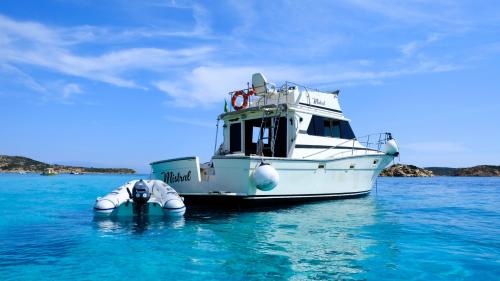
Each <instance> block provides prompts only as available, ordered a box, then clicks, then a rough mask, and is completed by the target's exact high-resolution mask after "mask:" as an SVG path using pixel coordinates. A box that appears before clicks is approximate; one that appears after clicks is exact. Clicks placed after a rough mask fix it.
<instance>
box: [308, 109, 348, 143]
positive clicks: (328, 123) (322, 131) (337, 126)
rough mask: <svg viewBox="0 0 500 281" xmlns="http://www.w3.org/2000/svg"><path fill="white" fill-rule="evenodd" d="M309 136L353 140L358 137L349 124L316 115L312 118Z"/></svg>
mask: <svg viewBox="0 0 500 281" xmlns="http://www.w3.org/2000/svg"><path fill="white" fill-rule="evenodd" d="M307 134H309V135H312V136H321V137H330V138H340V139H353V138H355V137H356V136H355V135H354V132H353V131H352V129H351V126H350V125H349V122H347V121H344V120H336V119H332V118H326V117H321V116H315V115H313V117H312V118H311V123H309V127H308V128H307Z"/></svg>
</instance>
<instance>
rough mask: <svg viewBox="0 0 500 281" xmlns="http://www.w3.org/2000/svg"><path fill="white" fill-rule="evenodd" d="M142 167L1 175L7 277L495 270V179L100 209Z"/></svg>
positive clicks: (0, 272) (0, 246)
mask: <svg viewBox="0 0 500 281" xmlns="http://www.w3.org/2000/svg"><path fill="white" fill-rule="evenodd" d="M137 177H138V176H137V175H135V176H117V175H105V176H87V175H85V176H70V175H67V176H64V175H61V176H54V177H42V176H37V175H0V214H1V216H0V279H1V280H68V279H71V280H107V281H108V280H139V279H141V280H172V279H175V280H213V279H224V280H287V279H290V280H339V279H341V280H351V279H352V280H401V279H405V280H499V279H498V278H499V276H500V178H447V177H436V178H414V179H411V178H400V179H397V178H381V179H379V182H378V188H377V192H375V190H374V191H373V192H372V194H371V195H370V196H368V197H364V198H360V199H347V200H337V201H328V202H322V203H314V204H304V205H298V206H293V207H286V208H279V209H272V210H265V211H252V212H227V211H226V212H222V211H196V212H193V211H192V210H191V211H190V210H189V206H188V213H187V214H186V216H185V217H184V218H181V219H173V220H172V219H171V220H168V219H154V220H153V219H150V220H147V221H145V220H139V221H138V220H134V219H128V220H126V219H125V220H95V219H94V218H93V213H92V206H93V203H94V200H95V198H96V197H97V196H100V195H104V194H105V193H107V192H109V191H110V190H111V189H112V188H113V187H117V186H119V185H121V184H123V183H124V182H126V181H127V180H130V179H134V178H137Z"/></svg>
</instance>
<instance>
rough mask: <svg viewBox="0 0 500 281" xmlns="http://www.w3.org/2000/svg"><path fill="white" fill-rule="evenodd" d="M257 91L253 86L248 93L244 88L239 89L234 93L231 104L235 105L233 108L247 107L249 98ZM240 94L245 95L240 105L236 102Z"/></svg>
mask: <svg viewBox="0 0 500 281" xmlns="http://www.w3.org/2000/svg"><path fill="white" fill-rule="evenodd" d="M254 93H255V90H254V89H253V88H252V89H250V90H248V92H247V93H245V92H244V91H243V90H239V91H236V92H235V93H234V94H233V97H232V98H231V105H232V106H233V108H234V109H235V110H236V111H238V110H242V109H245V108H247V107H248V100H249V98H250V96H251V95H253V94H254ZM239 96H242V97H243V103H242V104H240V105H237V104H236V99H237V98H238V97H239Z"/></svg>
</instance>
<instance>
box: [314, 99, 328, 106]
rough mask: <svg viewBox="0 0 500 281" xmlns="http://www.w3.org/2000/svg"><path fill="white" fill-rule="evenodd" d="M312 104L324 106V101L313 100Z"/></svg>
mask: <svg viewBox="0 0 500 281" xmlns="http://www.w3.org/2000/svg"><path fill="white" fill-rule="evenodd" d="M313 103H314V104H319V105H325V104H326V101H324V100H320V99H317V98H313Z"/></svg>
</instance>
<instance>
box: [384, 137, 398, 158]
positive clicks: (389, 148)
mask: <svg viewBox="0 0 500 281" xmlns="http://www.w3.org/2000/svg"><path fill="white" fill-rule="evenodd" d="M384 152H385V153H386V154H389V155H397V154H399V147H398V144H397V143H396V140H395V139H390V140H388V141H387V142H386V143H385V146H384Z"/></svg>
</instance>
